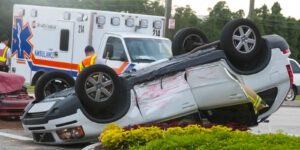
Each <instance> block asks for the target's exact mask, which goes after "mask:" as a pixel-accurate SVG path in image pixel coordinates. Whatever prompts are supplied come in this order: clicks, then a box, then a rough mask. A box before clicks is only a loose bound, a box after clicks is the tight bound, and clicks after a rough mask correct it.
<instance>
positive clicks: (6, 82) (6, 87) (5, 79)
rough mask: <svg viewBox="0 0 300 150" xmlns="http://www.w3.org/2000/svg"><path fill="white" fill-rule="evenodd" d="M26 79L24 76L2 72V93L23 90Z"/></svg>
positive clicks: (0, 86)
mask: <svg viewBox="0 0 300 150" xmlns="http://www.w3.org/2000/svg"><path fill="white" fill-rule="evenodd" d="M24 81H25V78H24V77H23V76H20V75H16V74H12V73H6V72H0V94H4V93H11V92H15V91H18V90H21V89H22V88H23V85H24Z"/></svg>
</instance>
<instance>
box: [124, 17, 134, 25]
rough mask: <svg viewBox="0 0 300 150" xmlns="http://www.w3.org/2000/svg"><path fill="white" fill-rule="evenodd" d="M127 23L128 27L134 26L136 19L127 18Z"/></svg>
mask: <svg viewBox="0 0 300 150" xmlns="http://www.w3.org/2000/svg"><path fill="white" fill-rule="evenodd" d="M125 24H126V26H127V27H133V26H134V19H133V18H128V19H126V22H125Z"/></svg>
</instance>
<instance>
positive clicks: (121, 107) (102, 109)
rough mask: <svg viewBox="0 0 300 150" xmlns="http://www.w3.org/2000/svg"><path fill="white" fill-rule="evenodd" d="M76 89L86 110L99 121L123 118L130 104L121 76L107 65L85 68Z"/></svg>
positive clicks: (78, 78) (77, 81)
mask: <svg viewBox="0 0 300 150" xmlns="http://www.w3.org/2000/svg"><path fill="white" fill-rule="evenodd" d="M121 89H122V90H121ZM75 91H76V94H77V96H78V98H79V100H80V102H81V104H82V105H83V107H84V110H85V111H86V112H87V113H88V114H89V115H90V116H91V117H93V118H95V119H96V120H97V122H99V123H109V122H112V121H115V120H117V119H119V118H121V117H122V116H124V115H125V114H126V113H127V111H128V109H129V106H130V98H128V97H127V96H126V92H125V91H127V90H126V88H125V87H122V84H121V80H120V78H119V76H118V75H117V74H116V72H115V71H114V70H113V69H112V68H110V67H108V66H105V65H101V64H96V65H92V66H90V67H87V68H85V69H84V70H83V71H82V72H81V73H80V74H79V76H78V77H77V80H76V83H75ZM124 93H125V94H124ZM128 102H129V103H128Z"/></svg>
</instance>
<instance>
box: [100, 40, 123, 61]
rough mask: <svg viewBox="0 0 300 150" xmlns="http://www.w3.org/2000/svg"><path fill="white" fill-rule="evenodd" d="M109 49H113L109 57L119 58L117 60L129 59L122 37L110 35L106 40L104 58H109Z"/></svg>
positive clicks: (111, 58)
mask: <svg viewBox="0 0 300 150" xmlns="http://www.w3.org/2000/svg"><path fill="white" fill-rule="evenodd" d="M108 51H111V52H112V54H110V55H111V57H110V58H109V59H110V60H117V61H128V59H127V56H126V53H125V49H124V45H123V43H122V41H121V39H120V38H116V37H109V38H108V39H107V42H106V46H105V51H104V54H103V58H105V59H106V58H107V56H108Z"/></svg>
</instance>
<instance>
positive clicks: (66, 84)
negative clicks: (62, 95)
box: [34, 71, 75, 101]
mask: <svg viewBox="0 0 300 150" xmlns="http://www.w3.org/2000/svg"><path fill="white" fill-rule="evenodd" d="M74 85H75V80H74V79H73V77H72V76H71V75H69V74H68V73H66V72H62V71H50V72H46V73H45V74H43V75H42V76H41V77H40V78H39V79H38V81H37V83H36V86H35V89H34V94H35V99H36V100H38V101H40V100H43V99H44V98H45V97H46V96H48V95H51V94H53V93H56V92H59V91H62V90H64V89H67V88H70V87H72V86H74Z"/></svg>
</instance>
